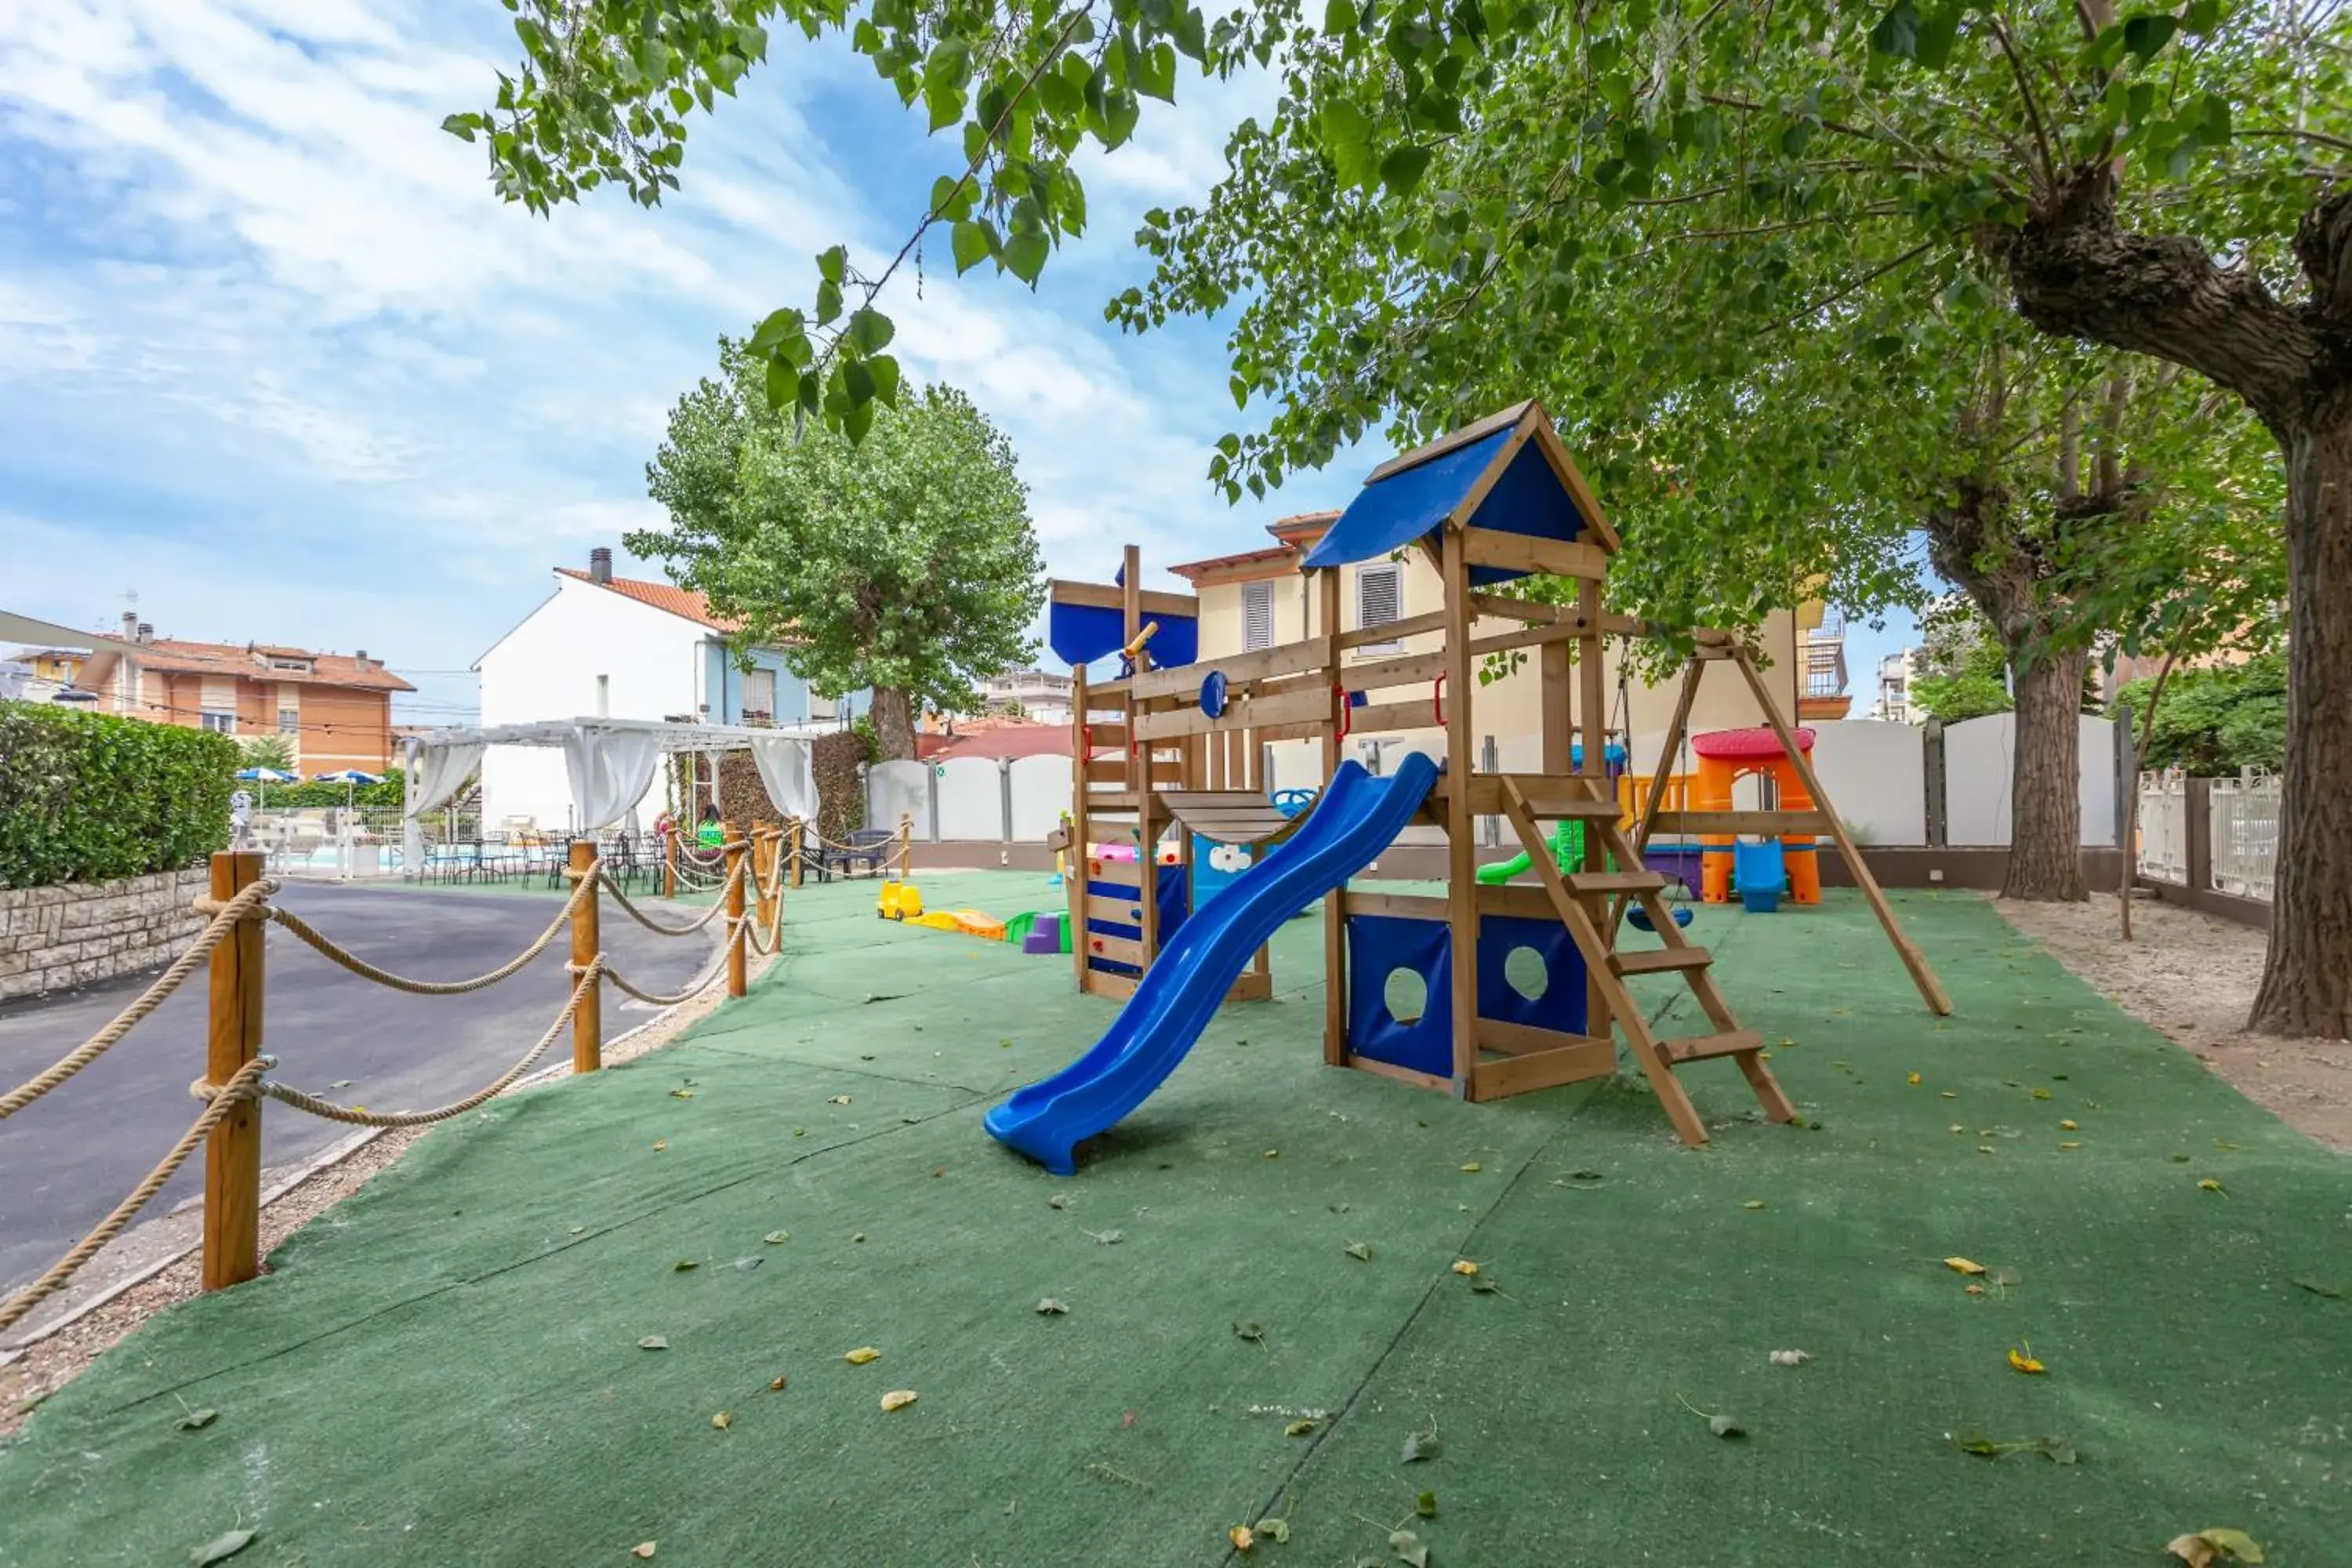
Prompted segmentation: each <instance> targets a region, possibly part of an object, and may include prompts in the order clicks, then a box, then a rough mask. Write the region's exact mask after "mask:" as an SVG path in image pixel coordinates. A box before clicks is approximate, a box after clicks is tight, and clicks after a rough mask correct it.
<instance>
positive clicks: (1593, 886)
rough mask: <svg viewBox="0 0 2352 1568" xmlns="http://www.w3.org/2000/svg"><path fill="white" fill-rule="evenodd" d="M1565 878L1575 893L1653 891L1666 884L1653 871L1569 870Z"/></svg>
mask: <svg viewBox="0 0 2352 1568" xmlns="http://www.w3.org/2000/svg"><path fill="white" fill-rule="evenodd" d="M1567 880H1568V886H1569V890H1570V891H1571V892H1577V893H1654V892H1656V891H1658V889H1661V888H1664V886H1665V885H1666V879H1665V878H1664V877H1663V876H1661V875H1660V874H1659V873H1657V872H1655V871H1570V872H1569V873H1568V874H1567Z"/></svg>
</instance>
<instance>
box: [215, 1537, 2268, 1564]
mask: <svg viewBox="0 0 2352 1568" xmlns="http://www.w3.org/2000/svg"><path fill="white" fill-rule="evenodd" d="M260 1533H261V1532H260V1531H257V1530H232V1531H229V1532H228V1533H227V1534H226V1535H219V1536H215V1537H214V1538H213V1539H212V1540H210V1541H207V1542H205V1543H204V1544H203V1545H202V1546H199V1547H197V1548H196V1549H195V1550H194V1552H189V1553H188V1561H189V1562H191V1563H194V1564H195V1565H196V1568H205V1564H206V1563H219V1562H222V1561H224V1560H226V1559H227V1558H231V1557H234V1556H236V1554H237V1553H238V1552H242V1551H244V1550H245V1549H246V1548H247V1547H248V1546H250V1545H252V1544H253V1539H254V1537H255V1536H257V1535H258V1534H260ZM2255 1561H2256V1562H2260V1561H2262V1560H2261V1559H2260V1558H2256V1559H2255Z"/></svg>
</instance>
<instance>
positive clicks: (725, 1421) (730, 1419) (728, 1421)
mask: <svg viewBox="0 0 2352 1568" xmlns="http://www.w3.org/2000/svg"><path fill="white" fill-rule="evenodd" d="M710 1424H711V1425H712V1426H716V1427H718V1428H719V1430H720V1431H721V1432H724V1431H726V1430H727V1428H729V1427H730V1426H734V1425H735V1417H734V1416H732V1415H729V1414H728V1413H727V1412H726V1411H724V1410H722V1411H720V1412H719V1414H718V1415H714V1416H712V1417H711V1418H710Z"/></svg>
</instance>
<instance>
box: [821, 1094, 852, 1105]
mask: <svg viewBox="0 0 2352 1568" xmlns="http://www.w3.org/2000/svg"><path fill="white" fill-rule="evenodd" d="M825 1103H826V1104H827V1105H847V1104H848V1103H849V1096H847V1095H845V1094H836V1095H835V1096H834V1097H833V1098H832V1099H831V1100H826V1101H825Z"/></svg>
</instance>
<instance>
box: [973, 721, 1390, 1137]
mask: <svg viewBox="0 0 2352 1568" xmlns="http://www.w3.org/2000/svg"><path fill="white" fill-rule="evenodd" d="M1436 783H1437V764H1436V763H1433V762H1431V761H1430V760H1429V759H1428V758H1427V757H1423V756H1419V755H1408V756H1406V757H1405V758H1404V760H1403V763H1402V766H1400V767H1399V768H1398V769H1397V771H1396V773H1394V774H1393V775H1392V776H1391V777H1388V778H1379V779H1376V778H1374V777H1372V776H1371V775H1370V774H1369V773H1366V772H1364V770H1363V768H1362V767H1361V766H1360V764H1358V763H1340V764H1339V772H1338V773H1335V774H1334V775H1333V777H1332V779H1331V784H1330V787H1329V788H1328V789H1326V790H1325V791H1324V792H1323V793H1322V795H1320V796H1318V798H1317V800H1316V802H1315V805H1314V806H1313V808H1312V809H1311V810H1310V811H1309V812H1308V814H1307V820H1306V822H1305V823H1303V824H1302V825H1301V826H1299V829H1298V831H1297V832H1296V833H1294V834H1292V835H1291V836H1290V837H1288V838H1286V839H1285V840H1283V842H1281V843H1280V844H1277V845H1276V846H1275V847H1274V849H1273V850H1272V851H1271V852H1270V853H1269V854H1268V855H1267V856H1266V857H1265V859H1264V860H1261V861H1260V862H1258V864H1256V865H1255V866H1253V867H1251V868H1249V869H1248V870H1246V871H1244V872H1243V873H1242V874H1241V875H1240V876H1239V877H1237V878H1235V879H1234V881H1233V882H1232V883H1231V884H1230V885H1229V886H1227V887H1226V888H1225V889H1223V891H1222V892H1219V893H1218V894H1217V895H1216V896H1215V897H1213V898H1212V899H1209V900H1206V901H1205V902H1203V903H1202V905H1201V907H1200V908H1199V909H1197V910H1193V911H1192V918H1191V919H1189V920H1187V921H1185V922H1184V924H1183V927H1182V929H1181V930H1180V931H1177V933H1176V934H1175V935H1174V936H1173V937H1171V938H1170V939H1169V941H1168V942H1167V945H1165V946H1164V947H1162V948H1161V949H1160V956H1159V957H1158V958H1157V959H1156V960H1154V961H1153V963H1152V964H1151V967H1150V970H1149V971H1147V972H1146V973H1145V974H1144V976H1143V980H1142V982H1141V984H1139V985H1137V986H1136V988H1135V994H1134V995H1132V996H1130V997H1129V998H1128V1001H1127V1005H1126V1006H1125V1007H1122V1008H1121V1009H1119V1015H1118V1019H1117V1020H1116V1021H1115V1022H1113V1023H1112V1025H1111V1026H1110V1030H1109V1032H1108V1033H1107V1034H1105V1035H1104V1036H1103V1037H1102V1038H1101V1039H1100V1040H1098V1041H1097V1042H1096V1043H1095V1047H1094V1048H1093V1049H1092V1050H1090V1051H1088V1052H1087V1054H1086V1055H1085V1056H1082V1057H1080V1058H1078V1059H1077V1060H1076V1061H1075V1062H1072V1063H1071V1064H1070V1065H1069V1066H1068V1067H1066V1068H1063V1069H1062V1070H1061V1071H1060V1072H1058V1073H1055V1075H1054V1076H1053V1077H1052V1078H1049V1079H1045V1080H1043V1081H1042V1082H1038V1083H1033V1084H1031V1085H1030V1086H1029V1087H1028V1088H1026V1089H1018V1090H1016V1091H1014V1093H1013V1097H1012V1098H1011V1099H1010V1100H1006V1101H1005V1102H1004V1103H1003V1104H1002V1105H999V1106H997V1107H996V1108H995V1109H994V1110H991V1111H990V1112H989V1113H988V1131H989V1133H990V1135H991V1136H992V1137H994V1138H995V1139H996V1140H997V1141H998V1142H1003V1143H1005V1144H1008V1145H1010V1146H1011V1147H1013V1148H1015V1149H1018V1150H1020V1151H1021V1152H1023V1153H1024V1154H1026V1155H1028V1156H1029V1157H1030V1158H1031V1159H1033V1160H1035V1161H1036V1162H1037V1163H1040V1164H1042V1165H1044V1166H1045V1168H1046V1169H1047V1170H1049V1171H1051V1172H1053V1173H1055V1175H1057V1176H1066V1175H1068V1174H1070V1173H1071V1172H1072V1171H1073V1170H1074V1169H1075V1168H1076V1167H1075V1166H1074V1164H1073V1163H1072V1161H1071V1158H1070V1154H1071V1151H1072V1150H1074V1149H1076V1147H1077V1144H1078V1142H1079V1140H1081V1139H1085V1138H1091V1137H1093V1136H1095V1135H1096V1134H1097V1133H1098V1132H1102V1131H1107V1130H1108V1129H1109V1128H1110V1127H1111V1126H1112V1125H1114V1124H1115V1123H1116V1122H1117V1121H1118V1120H1119V1118H1121V1117H1122V1116H1125V1115H1126V1114H1127V1113H1128V1112H1129V1111H1130V1110H1134V1109H1135V1108H1136V1107H1137V1106H1139V1105H1141V1104H1142V1103H1143V1102H1144V1100H1146V1099H1148V1098H1149V1097H1150V1094H1151V1091H1152V1090H1153V1089H1158V1088H1159V1087H1160V1084H1161V1082H1162V1081H1163V1080H1165V1079H1167V1077H1168V1075H1169V1074H1170V1073H1171V1072H1173V1071H1174V1070H1175V1068H1176V1064H1177V1063H1178V1062H1180V1061H1182V1060H1183V1059H1184V1053H1185V1052H1186V1051H1189V1050H1191V1049H1192V1042H1193V1041H1194V1040H1196V1039H1198V1038H1200V1036H1201V1030H1202V1027H1203V1026H1205V1025H1207V1023H1208V1021H1209V1018H1210V1016H1211V1015H1212V1014H1213V1013H1215V1012H1216V1010H1217V1007H1218V1005H1220V1004H1221V1003H1223V1001H1224V999H1225V993H1226V992H1227V991H1228V990H1230V989H1231V988H1232V986H1233V984H1234V981H1235V980H1236V979H1238V978H1240V976H1241V973H1242V970H1243V968H1244V966H1246V965H1247V964H1248V963H1249V961H1250V955H1251V954H1253V953H1255V952H1257V950H1258V949H1259V948H1260V947H1262V946H1264V945H1265V942H1266V941H1267V939H1268V938H1270V937H1272V936H1273V935H1274V933H1275V932H1276V931H1279V930H1280V929H1281V928H1282V924H1283V922H1284V921H1286V920H1288V919H1289V918H1290V917H1291V916H1292V915H1294V914H1296V913H1297V911H1298V908H1299V906H1300V905H1302V904H1304V903H1306V902H1307V900H1311V899H1315V898H1318V897H1320V896H1321V895H1323V894H1324V893H1327V892H1329V891H1330V890H1331V889H1334V888H1337V887H1339V886H1340V885H1341V884H1342V883H1344V882H1346V881H1347V879H1349V878H1350V877H1352V876H1354V875H1355V874H1356V873H1357V872H1359V871H1360V870H1362V869H1363V868H1365V867H1367V866H1369V865H1370V864H1371V863H1372V862H1373V861H1374V860H1375V859H1377V858H1379V857H1380V854H1381V851H1382V850H1384V849H1386V848H1387V847H1389V846H1390V845H1391V843H1393V842H1395V840H1396V836H1397V835H1398V833H1400V832H1401V831H1402V830H1403V828H1404V826H1405V825H1406V824H1407V823H1409V822H1411V821H1412V814H1413V813H1414V812H1416V811H1418V810H1420V809H1421V804H1422V802H1423V801H1424V800H1426V799H1427V798H1428V797H1429V792H1430V790H1431V788H1432V787H1433V785H1434V784H1436Z"/></svg>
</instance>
